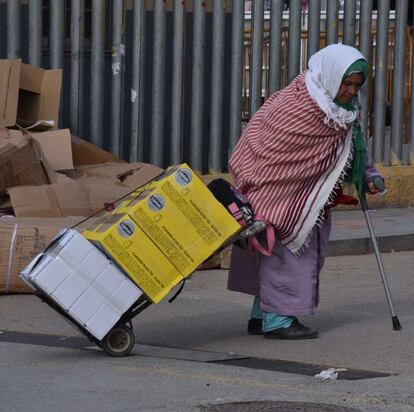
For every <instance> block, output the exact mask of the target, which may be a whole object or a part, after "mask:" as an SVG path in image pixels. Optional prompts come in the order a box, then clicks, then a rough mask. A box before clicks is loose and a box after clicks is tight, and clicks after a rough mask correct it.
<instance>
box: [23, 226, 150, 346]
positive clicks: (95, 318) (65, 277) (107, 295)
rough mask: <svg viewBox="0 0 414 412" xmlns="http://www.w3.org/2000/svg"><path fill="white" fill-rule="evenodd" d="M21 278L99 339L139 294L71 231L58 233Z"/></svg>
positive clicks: (97, 251) (130, 282) (100, 255)
mask: <svg viewBox="0 0 414 412" xmlns="http://www.w3.org/2000/svg"><path fill="white" fill-rule="evenodd" d="M21 276H22V277H23V278H24V279H25V280H26V281H27V282H28V283H29V284H33V285H34V286H35V287H36V288H38V289H40V290H42V291H43V293H45V294H46V295H47V296H49V297H50V298H52V299H53V300H54V301H55V302H56V303H57V304H58V305H59V306H60V307H61V308H62V309H63V310H64V311H66V313H67V314H68V315H69V316H70V317H71V318H73V319H74V320H75V321H76V322H77V323H78V324H80V325H81V326H83V327H84V328H85V329H87V330H88V331H89V332H90V333H91V334H92V335H93V336H95V337H96V338H97V339H99V340H101V339H103V338H104V336H105V335H106V334H107V333H108V332H109V331H110V330H111V329H112V327H113V326H114V325H115V324H116V322H117V321H118V320H119V318H120V317H121V316H122V315H123V314H124V313H125V312H126V311H127V310H128V309H129V308H130V307H131V306H132V305H133V304H134V303H135V302H136V301H137V300H138V298H139V297H140V296H141V295H142V291H141V290H140V289H139V288H138V287H137V286H136V285H135V283H134V282H132V281H131V280H129V278H128V277H127V276H126V275H125V274H124V273H123V272H122V271H121V270H120V269H119V268H118V266H116V265H115V264H114V263H113V262H112V261H111V260H109V259H108V258H107V257H106V256H105V255H104V254H103V253H102V252H100V251H99V250H98V249H97V248H96V247H95V246H94V245H93V244H92V243H90V242H89V241H88V240H86V239H85V238H84V237H83V236H82V235H81V234H79V233H78V232H77V231H75V230H71V229H69V230H66V231H63V232H61V233H60V234H59V236H57V237H56V238H55V239H54V241H53V242H52V243H51V244H50V246H49V247H48V248H47V249H46V250H45V251H44V252H43V253H42V254H41V255H38V256H37V257H36V258H35V259H34V260H33V262H32V263H31V264H29V265H28V266H27V267H26V268H25V269H24V270H23V271H22V272H21Z"/></svg>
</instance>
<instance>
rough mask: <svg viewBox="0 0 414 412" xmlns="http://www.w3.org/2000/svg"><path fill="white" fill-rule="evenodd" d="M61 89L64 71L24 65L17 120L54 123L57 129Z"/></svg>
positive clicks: (22, 67)
mask: <svg viewBox="0 0 414 412" xmlns="http://www.w3.org/2000/svg"><path fill="white" fill-rule="evenodd" d="M61 88H62V70H60V69H55V70H45V69H42V68H40V67H35V66H31V65H29V64H24V63H22V65H21V71H20V90H19V104H18V108H17V119H21V120H24V121H26V122H31V123H36V122H37V121H39V120H47V121H53V122H54V125H55V127H56V128H57V127H58V124H59V107H60V93H61ZM17 123H19V121H17Z"/></svg>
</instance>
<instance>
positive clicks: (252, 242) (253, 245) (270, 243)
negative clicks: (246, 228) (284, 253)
mask: <svg viewBox="0 0 414 412" xmlns="http://www.w3.org/2000/svg"><path fill="white" fill-rule="evenodd" d="M254 220H255V221H257V220H259V221H261V222H265V223H266V241H267V248H265V247H263V246H262V245H261V244H260V242H259V241H258V240H257V237H256V235H253V236H250V237H249V238H248V242H249V249H250V252H251V253H253V252H255V251H257V252H259V253H261V254H262V255H264V256H272V251H273V248H274V247H275V243H276V237H275V230H274V228H273V226H272V225H271V224H270V223H269V222H267V221H266V219H265V218H264V217H263V216H261V215H257V216H256V217H255V218H254Z"/></svg>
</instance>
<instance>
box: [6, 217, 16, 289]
mask: <svg viewBox="0 0 414 412" xmlns="http://www.w3.org/2000/svg"><path fill="white" fill-rule="evenodd" d="M18 226H19V225H18V223H15V224H14V228H13V234H12V237H11V241H10V248H9V262H8V265H7V275H6V286H5V289H4V293H5V294H7V293H8V292H9V286H10V277H11V269H12V265H13V252H14V244H15V242H16V235H17V228H18Z"/></svg>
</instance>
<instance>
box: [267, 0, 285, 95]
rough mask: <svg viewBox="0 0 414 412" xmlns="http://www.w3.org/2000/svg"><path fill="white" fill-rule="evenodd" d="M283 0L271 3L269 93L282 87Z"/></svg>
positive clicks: (275, 0)
mask: <svg viewBox="0 0 414 412" xmlns="http://www.w3.org/2000/svg"><path fill="white" fill-rule="evenodd" d="M283 3H284V1H283V0H273V1H272V2H271V4H270V44H269V95H270V94H272V93H274V92H275V91H276V90H279V89H280V88H281V87H282V22H283Z"/></svg>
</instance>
